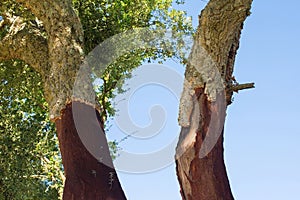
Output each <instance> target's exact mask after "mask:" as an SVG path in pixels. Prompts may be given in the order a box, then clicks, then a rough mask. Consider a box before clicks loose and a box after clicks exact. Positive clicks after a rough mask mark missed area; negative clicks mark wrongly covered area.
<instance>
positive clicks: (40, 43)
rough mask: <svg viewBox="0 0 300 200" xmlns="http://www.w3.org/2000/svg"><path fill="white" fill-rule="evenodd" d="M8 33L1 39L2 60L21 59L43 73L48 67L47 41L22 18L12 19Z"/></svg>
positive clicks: (0, 53)
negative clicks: (27, 25)
mask: <svg viewBox="0 0 300 200" xmlns="http://www.w3.org/2000/svg"><path fill="white" fill-rule="evenodd" d="M10 22H12V25H11V27H10V30H9V32H8V34H7V35H6V36H5V37H4V38H3V39H2V40H1V41H0V61H4V60H11V59H21V60H23V61H25V62H26V63H27V64H29V65H31V66H32V67H33V68H34V69H35V70H36V71H37V72H39V73H41V74H42V75H44V74H45V71H46V70H47V69H48V47H47V41H46V39H45V38H43V37H42V36H41V35H39V33H38V32H37V31H34V29H30V28H29V27H26V23H24V22H23V20H22V18H20V17H14V18H11V19H10Z"/></svg>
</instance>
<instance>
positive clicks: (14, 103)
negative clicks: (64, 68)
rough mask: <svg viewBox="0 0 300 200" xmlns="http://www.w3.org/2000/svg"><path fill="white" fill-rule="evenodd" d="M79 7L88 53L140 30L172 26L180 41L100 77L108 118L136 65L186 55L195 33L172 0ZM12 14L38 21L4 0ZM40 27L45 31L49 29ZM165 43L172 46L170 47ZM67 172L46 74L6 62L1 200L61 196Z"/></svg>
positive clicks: (131, 57)
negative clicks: (50, 114)
mask: <svg viewBox="0 0 300 200" xmlns="http://www.w3.org/2000/svg"><path fill="white" fill-rule="evenodd" d="M182 2H183V1H182V0H181V1H178V2H177V3H182ZM73 5H74V8H75V10H76V11H77V14H78V16H79V17H80V19H81V23H82V26H83V29H84V42H85V53H86V54H88V53H89V52H90V51H91V50H93V49H94V48H95V47H96V46H97V45H99V44H100V43H102V42H103V41H105V40H106V39H108V38H110V37H112V36H113V35H116V34H119V33H122V32H124V31H128V30H131V29H134V28H144V27H149V28H150V29H152V30H156V29H163V30H164V29H165V30H166V29H170V30H172V35H173V36H174V38H177V39H178V42H177V43H176V44H175V43H171V44H158V46H157V48H152V49H135V50H134V51H131V52H129V53H126V54H124V55H122V56H120V58H118V59H117V60H116V61H115V62H114V63H112V64H111V65H110V66H108V67H107V68H106V70H105V71H104V72H103V74H102V75H101V76H100V77H97V76H94V78H95V79H99V80H100V82H101V83H102V84H101V85H98V86H97V88H96V91H97V96H98V99H99V101H100V104H101V106H102V110H103V113H102V118H103V120H104V121H105V120H106V119H107V117H108V116H113V115H114V114H115V112H116V111H115V110H114V108H113V105H112V104H111V99H112V98H113V97H114V95H115V94H116V92H123V91H122V85H123V83H124V80H125V79H126V78H129V77H130V76H131V72H132V70H133V69H135V68H136V67H138V66H139V65H140V64H141V63H142V62H144V61H148V60H149V61H151V60H153V59H161V60H164V59H165V58H166V57H174V56H176V57H178V58H182V57H183V56H182V55H181V52H178V51H177V49H180V48H181V47H183V46H184V43H183V42H181V40H182V37H183V36H185V35H190V34H192V33H193V29H192V25H191V20H190V19H189V18H188V17H187V16H186V13H185V12H183V11H177V10H174V9H172V7H171V6H172V0H136V1H132V0H115V1H113V0H73ZM6 13H9V14H10V15H15V16H22V17H23V18H24V19H25V21H27V22H28V23H34V20H35V17H34V16H33V15H32V14H31V13H30V11H29V10H28V9H26V8H24V7H23V6H22V5H20V4H18V3H16V1H14V0H2V1H1V5H0V15H1V16H4V14H6ZM37 28H40V32H41V33H43V34H45V32H44V30H43V27H41V26H39V27H37ZM8 30H9V26H8V25H4V26H2V27H0V40H1V39H2V38H3V37H4V36H5V34H6V33H7V31H8ZM45 38H47V36H46V35H45ZM165 45H167V46H169V47H170V46H171V47H172V48H171V49H172V50H171V51H165ZM180 45H181V46H180ZM168 49H170V48H168ZM109 146H110V150H111V154H112V157H113V158H115V157H116V156H117V154H118V150H119V149H118V143H117V142H115V141H112V142H109ZM62 171H63V169H62V164H61V159H60V154H59V150H58V142H57V137H56V135H55V129H54V127H53V125H52V124H51V123H50V122H49V119H48V115H47V104H46V102H45V100H44V97H43V89H42V81H41V78H40V77H39V75H38V74H37V73H36V72H34V71H33V70H32V69H31V68H30V67H29V66H27V65H26V64H24V63H23V62H20V61H10V62H3V63H0V200H1V199H22V200H23V199H51V200H52V199H58V198H59V196H60V195H61V192H62V183H63V175H62Z"/></svg>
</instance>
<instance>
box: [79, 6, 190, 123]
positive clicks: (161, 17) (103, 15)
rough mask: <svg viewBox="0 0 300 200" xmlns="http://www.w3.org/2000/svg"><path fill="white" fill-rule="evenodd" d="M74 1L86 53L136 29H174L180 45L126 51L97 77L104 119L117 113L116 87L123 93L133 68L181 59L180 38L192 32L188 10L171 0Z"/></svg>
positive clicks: (173, 32) (174, 34)
mask: <svg viewBox="0 0 300 200" xmlns="http://www.w3.org/2000/svg"><path fill="white" fill-rule="evenodd" d="M177 3H183V2H182V1H180V2H179V1H178V2H177ZM73 4H74V8H75V9H76V10H77V13H78V15H79V17H80V19H81V23H82V26H83V29H84V41H85V52H86V54H88V53H89V52H90V51H92V50H93V49H94V48H95V47H96V46H97V45H99V44H101V43H102V42H103V41H105V40H106V39H109V38H110V37H112V36H114V35H117V34H120V33H123V32H125V31H127V30H131V29H134V28H145V27H149V28H150V29H154V30H155V29H161V30H167V29H168V30H172V34H173V36H174V37H176V38H177V40H178V42H177V44H172V45H173V50H172V51H164V49H165V48H164V46H160V45H161V44H158V45H157V48H156V49H146V50H145V49H144V50H141V49H136V50H134V51H132V52H129V53H126V54H125V55H122V56H121V57H120V58H118V59H117V61H116V62H114V63H112V64H111V65H110V66H109V67H107V68H106V70H105V72H103V74H102V76H101V77H97V78H101V79H102V83H103V85H101V86H99V88H97V91H98V99H99V101H100V105H101V106H102V110H103V112H102V113H101V114H102V118H103V121H105V120H106V119H107V117H108V116H113V115H114V114H115V110H114V109H113V105H111V99H112V98H113V97H114V92H115V91H116V90H117V92H122V89H121V86H122V85H123V83H124V80H125V79H126V78H128V77H130V76H131V75H130V73H131V72H132V70H133V69H135V68H136V67H138V66H139V65H141V63H142V62H143V61H145V60H150V59H165V58H166V57H174V56H177V57H179V58H180V59H182V57H183V55H182V54H181V52H178V51H177V50H178V49H181V48H182V46H180V44H182V43H180V40H181V41H182V37H184V36H186V35H190V34H192V33H193V28H192V25H191V19H190V18H188V17H187V16H186V12H184V11H178V10H175V9H173V8H172V0H137V1H132V0H118V1H112V0H85V1H83V0H73ZM178 44H179V45H178ZM169 49H170V48H169ZM106 53H107V52H106Z"/></svg>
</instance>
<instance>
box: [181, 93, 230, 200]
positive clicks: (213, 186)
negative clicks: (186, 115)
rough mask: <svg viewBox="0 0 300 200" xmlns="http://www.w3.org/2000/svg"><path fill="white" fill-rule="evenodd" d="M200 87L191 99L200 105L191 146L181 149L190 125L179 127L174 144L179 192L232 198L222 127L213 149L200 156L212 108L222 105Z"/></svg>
mask: <svg viewBox="0 0 300 200" xmlns="http://www.w3.org/2000/svg"><path fill="white" fill-rule="evenodd" d="M203 91H204V89H197V90H196V94H195V101H194V103H195V104H196V103H198V105H199V107H198V108H199V110H200V112H199V114H200V119H201V120H200V123H199V125H198V130H197V131H196V140H195V142H194V143H193V144H192V145H191V146H190V148H188V149H186V150H185V151H184V152H180V151H181V150H182V149H181V148H180V145H181V143H182V142H183V141H184V139H185V137H186V135H187V134H188V133H189V131H190V128H182V129H181V133H180V138H179V142H178V146H177V158H176V170H177V175H178V180H179V183H180V187H181V191H180V192H181V196H182V199H184V200H232V199H233V195H232V193H231V189H230V185H229V181H228V178H227V173H226V168H225V164H224V157H223V151H224V149H223V131H222V135H221V136H220V137H219V139H218V140H217V143H216V145H215V146H214V148H213V149H212V151H211V152H210V153H209V154H208V155H207V156H205V157H204V158H200V156H199V153H200V152H199V151H200V149H201V145H202V144H203V141H204V139H205V137H207V131H208V127H209V124H210V123H215V122H211V116H212V112H215V111H216V110H219V108H218V106H222V108H221V109H223V106H224V105H218V104H216V103H214V104H212V103H210V102H209V101H208V100H207V96H206V95H205V94H204V93H203ZM195 107H196V106H194V108H195ZM193 112H195V111H193ZM221 115H222V114H221ZM220 118H222V117H220ZM191 120H193V119H191Z"/></svg>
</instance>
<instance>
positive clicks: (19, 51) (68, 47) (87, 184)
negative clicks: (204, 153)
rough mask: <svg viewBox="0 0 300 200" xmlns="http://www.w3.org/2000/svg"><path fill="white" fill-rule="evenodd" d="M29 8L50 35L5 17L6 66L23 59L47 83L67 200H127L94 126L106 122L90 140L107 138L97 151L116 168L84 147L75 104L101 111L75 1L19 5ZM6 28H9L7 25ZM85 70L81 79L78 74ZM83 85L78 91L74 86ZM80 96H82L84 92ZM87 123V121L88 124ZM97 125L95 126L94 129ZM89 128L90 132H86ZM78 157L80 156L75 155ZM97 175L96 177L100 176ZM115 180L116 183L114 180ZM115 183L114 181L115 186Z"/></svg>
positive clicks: (35, 0)
mask: <svg viewBox="0 0 300 200" xmlns="http://www.w3.org/2000/svg"><path fill="white" fill-rule="evenodd" d="M16 1H17V2H19V3H21V4H23V5H24V6H25V7H26V8H28V9H29V10H30V11H31V12H32V13H33V14H34V16H35V17H36V18H37V19H38V20H39V21H40V22H41V23H42V24H43V27H44V29H45V35H42V34H41V33H40V32H39V31H36V30H34V28H33V27H30V25H29V24H28V23H25V22H24V23H23V21H22V19H21V18H20V17H15V16H5V18H4V20H5V22H4V23H9V24H10V25H11V26H10V27H11V28H10V30H9V33H8V34H7V35H6V36H5V37H4V38H3V39H2V41H0V61H3V60H8V59H22V60H24V61H25V62H26V63H27V64H30V65H31V66H32V67H33V68H34V69H36V71H37V72H39V73H40V74H41V76H42V78H43V81H44V96H45V99H46V101H47V102H48V105H49V112H50V118H51V120H52V121H54V122H55V125H56V127H57V132H58V138H59V143H60V149H61V153H62V159H63V164H64V170H65V174H66V185H65V188H64V195H63V199H64V200H70V199H75V200H77V199H101V200H109V199H110V200H124V199H126V197H125V195H124V192H123V190H122V188H121V185H120V182H119V179H118V177H117V174H116V171H115V170H114V169H113V168H112V167H113V165H112V159H111V157H110V155H109V149H108V145H107V141H106V138H105V135H104V134H103V130H102V131H101V130H99V129H92V128H91V127H93V126H92V125H95V124H100V126H103V122H101V121H100V119H99V118H97V119H94V118H91V119H90V120H88V121H86V123H84V124H83V125H84V126H86V129H85V131H84V134H85V135H86V136H87V138H89V137H93V136H94V135H95V134H97V136H98V138H101V141H99V144H103V145H102V149H100V146H99V149H97V150H98V151H99V154H100V155H102V156H103V157H105V158H106V160H107V161H106V162H109V163H111V165H110V166H108V165H105V164H103V163H101V162H100V161H99V160H97V159H96V158H95V157H94V156H92V155H91V154H90V152H89V151H88V150H87V149H86V147H85V146H84V145H83V143H82V141H81V140H80V137H79V133H78V130H77V127H76V125H75V123H76V122H74V118H73V110H72V106H71V105H73V104H72V103H74V104H76V105H80V106H79V107H77V109H80V112H81V113H82V114H84V113H88V111H90V110H93V111H94V113H96V114H97V116H99V111H98V110H97V109H95V107H96V105H94V104H95V99H93V98H94V91H93V87H92V84H91V80H90V71H89V67H88V66H87V65H85V66H84V65H83V64H84V63H83V61H84V52H83V46H84V44H83V30H82V26H81V23H80V20H79V17H78V16H77V15H76V13H75V11H74V10H73V8H72V1H71V0H16ZM2 25H3V24H2ZM79 69H81V71H80V72H81V75H80V76H78V71H79ZM76 80H77V83H80V84H77V85H76V87H77V88H76V91H77V93H75V94H74V85H75V81H76ZM78 91H79V92H78ZM87 119H89V118H88V117H85V118H84V119H82V120H87ZM91 123H92V124H91ZM83 128H84V127H83ZM75 152H76V153H75ZM95 173H96V174H97V175H96V174H95ZM109 178H111V180H110V179H109ZM112 179H113V181H112Z"/></svg>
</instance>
